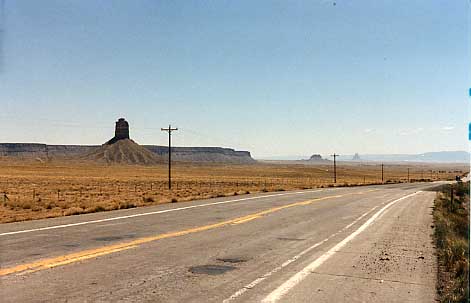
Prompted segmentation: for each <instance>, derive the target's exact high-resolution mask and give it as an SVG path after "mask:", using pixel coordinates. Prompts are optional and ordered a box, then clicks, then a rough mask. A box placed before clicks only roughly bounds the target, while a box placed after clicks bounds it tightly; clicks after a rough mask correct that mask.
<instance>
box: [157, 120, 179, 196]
mask: <svg viewBox="0 0 471 303" xmlns="http://www.w3.org/2000/svg"><path fill="white" fill-rule="evenodd" d="M160 130H161V131H165V132H168V189H172V132H173V131H175V130H178V128H172V126H171V125H170V124H169V125H168V128H161V129H160Z"/></svg>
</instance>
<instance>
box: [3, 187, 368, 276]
mask: <svg viewBox="0 0 471 303" xmlns="http://www.w3.org/2000/svg"><path fill="white" fill-rule="evenodd" d="M370 191H374V190H368V191H366V192H370ZM363 193H365V192H358V193H352V194H350V195H354V194H363ZM346 195H349V194H346ZM346 195H335V196H328V197H323V198H315V199H311V200H307V201H302V202H296V203H291V204H287V205H283V206H278V207H273V208H270V209H267V210H264V211H261V212H258V213H253V214H250V215H247V216H243V217H239V218H235V219H231V220H226V221H222V222H218V223H214V224H209V225H204V226H199V227H195V228H190V229H185V230H181V231H176V232H170V233H165V234H160V235H156V236H150V237H143V238H139V239H136V240H133V241H129V242H124V243H119V244H113V245H108V246H103V247H100V248H95V249H88V250H83V251H80V252H76V253H71V254H67V255H62V256H58V257H53V258H48V259H41V260H38V261H34V262H31V263H25V264H20V265H17V266H13V267H8V268H2V269H0V276H6V275H10V274H17V275H24V274H27V273H32V272H36V271H40V270H44V269H49V268H54V267H57V266H62V265H67V264H70V263H75V262H79V261H83V260H87V259H92V258H96V257H100V256H104V255H108V254H112V253H115V252H119V251H123V250H127V249H131V248H135V247H138V246H139V245H141V244H144V243H148V242H153V241H157V240H162V239H167V238H174V237H180V236H184V235H188V234H192V233H197V232H202V231H206V230H211V229H215V228H219V227H223V226H227V225H236V224H243V223H246V222H249V221H252V220H255V219H258V218H260V217H262V216H265V215H268V214H271V213H274V212H277V211H280V210H283V209H287V208H291V207H295V206H304V205H309V204H312V203H313V202H317V201H322V200H327V199H333V198H340V197H344V196H346Z"/></svg>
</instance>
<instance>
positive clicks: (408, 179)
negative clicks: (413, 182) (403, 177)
mask: <svg viewBox="0 0 471 303" xmlns="http://www.w3.org/2000/svg"><path fill="white" fill-rule="evenodd" d="M409 169H410V168H409V167H408V168H407V183H410V178H409V176H410V175H409Z"/></svg>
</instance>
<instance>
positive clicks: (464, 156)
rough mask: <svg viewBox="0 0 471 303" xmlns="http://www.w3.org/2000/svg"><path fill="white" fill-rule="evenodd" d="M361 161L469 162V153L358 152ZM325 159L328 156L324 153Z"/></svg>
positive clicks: (348, 158) (344, 157) (345, 158)
mask: <svg viewBox="0 0 471 303" xmlns="http://www.w3.org/2000/svg"><path fill="white" fill-rule="evenodd" d="M354 156H355V155H340V156H339V157H338V158H337V159H338V160H339V161H352V159H353V157H354ZM359 157H360V160H356V162H361V161H378V162H433V163H469V162H470V153H469V152H466V151H441V152H427V153H423V154H363V155H362V154H359ZM324 158H325V159H330V157H328V156H326V155H324ZM263 159H264V160H301V159H309V156H280V157H265V158H263Z"/></svg>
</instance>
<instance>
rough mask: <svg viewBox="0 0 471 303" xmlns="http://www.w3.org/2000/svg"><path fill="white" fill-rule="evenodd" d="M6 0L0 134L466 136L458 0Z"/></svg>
mask: <svg viewBox="0 0 471 303" xmlns="http://www.w3.org/2000/svg"><path fill="white" fill-rule="evenodd" d="M4 3H5V4H4V11H3V14H0V18H2V16H3V20H1V22H0V27H1V28H0V30H1V31H2V33H3V35H1V36H0V39H3V40H2V41H0V56H1V58H0V62H1V66H0V103H1V104H0V105H2V111H1V112H0V121H1V122H0V128H1V129H2V130H3V131H2V132H0V142H38V143H47V144H79V145H97V144H103V143H104V142H106V141H107V140H109V139H110V138H111V137H112V136H113V132H114V122H115V121H116V120H117V118H119V117H125V118H126V119H127V120H128V121H129V122H130V127H131V138H132V139H134V140H135V141H136V142H138V143H140V144H151V145H166V143H167V137H166V134H165V133H162V132H161V131H160V128H161V127H164V126H167V125H168V124H169V123H171V124H172V125H173V126H176V127H179V131H178V132H175V133H174V136H173V140H174V141H173V142H174V144H175V145H176V146H221V147H229V148H234V149H236V150H248V151H250V152H251V153H252V155H253V156H254V157H255V158H259V159H263V158H264V157H265V158H266V157H281V156H283V155H284V156H287V155H288V156H289V155H303V154H306V155H310V154H313V153H319V154H322V155H328V154H331V153H332V152H336V153H340V154H354V153H356V152H358V153H359V154H419V153H424V152H433V151H444V150H463V151H466V150H469V148H468V144H469V141H468V140H467V139H468V123H469V121H468V120H469V117H470V111H469V101H470V100H469V96H468V88H469V83H471V81H470V80H471V78H470V75H469V70H471V55H470V54H471V48H470V44H471V43H470V42H471V38H470V37H469V35H468V33H469V24H470V18H469V12H470V3H469V2H438V1H433V2H424V1H412V2H411V1H395V2H380V3H378V2H377V1H362V2H361V3H360V2H355V3H354V2H344V1H336V5H333V4H332V2H330V1H314V2H306V1H292V2H289V3H276V2H271V1H267V2H265V1H260V2H257V3H253V2H251V1H238V2H214V3H213V2H195V3H187V2H180V1H176V2H171V3H166V2H159V3H157V2H153V1H138V2H120V3H117V2H111V1H109V2H100V3H96V2H94V1H71V2H67V3H65V2H64V3H63V2H60V1H52V2H30V1H8V0H6V1H4ZM444 12H446V13H444ZM463 24H467V25H468V26H467V27H464V26H463Z"/></svg>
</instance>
